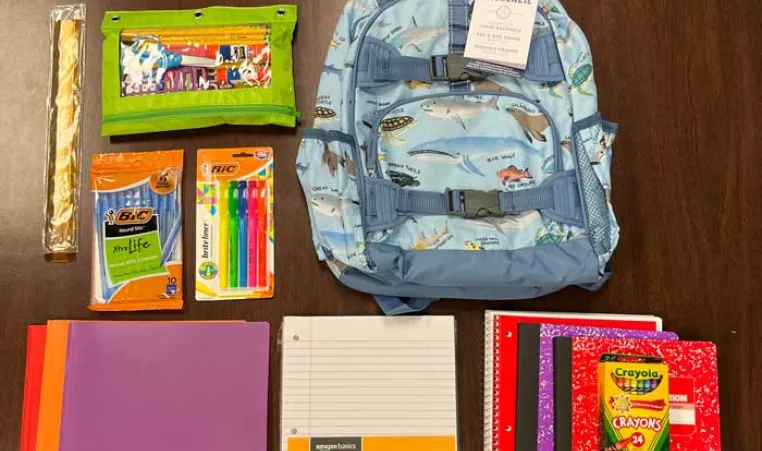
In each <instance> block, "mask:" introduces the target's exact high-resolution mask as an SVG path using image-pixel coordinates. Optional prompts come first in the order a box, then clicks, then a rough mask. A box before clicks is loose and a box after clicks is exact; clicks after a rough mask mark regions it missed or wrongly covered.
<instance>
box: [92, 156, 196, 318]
mask: <svg viewBox="0 0 762 451" xmlns="http://www.w3.org/2000/svg"><path fill="white" fill-rule="evenodd" d="M182 170H183V151H182V150H173V151H161V152H143V153H114V154H100V155H95V156H93V163H92V170H91V171H92V177H91V184H92V186H91V189H92V192H93V194H94V196H95V206H94V210H93V211H94V224H93V231H94V233H93V284H92V298H91V302H90V309H91V310H97V311H122V310H179V309H182V306H183V280H182V278H183V273H182V269H183V263H182V259H183V255H182V241H183V240H182V225H183V216H182V197H181V193H182Z"/></svg>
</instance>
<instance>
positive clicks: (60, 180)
mask: <svg viewBox="0 0 762 451" xmlns="http://www.w3.org/2000/svg"><path fill="white" fill-rule="evenodd" d="M50 23H51V37H52V42H51V63H50V64H51V65H50V86H49V91H48V92H49V94H48V141H47V169H46V177H45V180H46V193H47V196H46V202H45V230H44V231H43V245H44V247H45V259H46V260H48V261H52V262H71V261H74V260H75V259H76V256H77V250H78V249H77V208H78V204H79V157H80V151H81V149H80V147H81V142H82V141H81V138H82V78H83V76H84V68H85V64H84V63H85V61H84V57H85V40H84V38H85V5H84V4H80V5H68V6H57V7H55V8H53V11H52V13H51V15H50Z"/></svg>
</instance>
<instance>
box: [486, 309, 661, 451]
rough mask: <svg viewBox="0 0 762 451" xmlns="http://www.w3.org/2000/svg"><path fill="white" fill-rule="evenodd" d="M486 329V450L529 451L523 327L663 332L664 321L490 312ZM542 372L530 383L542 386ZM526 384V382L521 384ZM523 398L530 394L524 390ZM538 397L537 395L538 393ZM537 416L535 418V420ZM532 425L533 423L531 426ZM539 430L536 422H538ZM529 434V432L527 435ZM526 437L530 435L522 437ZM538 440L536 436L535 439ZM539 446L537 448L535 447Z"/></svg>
mask: <svg viewBox="0 0 762 451" xmlns="http://www.w3.org/2000/svg"><path fill="white" fill-rule="evenodd" d="M484 324H485V327H484V358H485V362H484V450H485V451H525V450H524V449H523V448H520V447H518V446H517V438H521V437H520V436H518V434H517V427H519V425H518V424H517V420H516V418H517V401H518V400H517V394H518V391H517V387H518V386H519V382H520V381H519V380H518V379H519V374H518V363H517V362H518V359H519V343H518V341H519V325H520V324H557V325H569V326H589V327H615V328H620V329H633V330H646V331H660V330H661V329H662V320H661V319H660V318H658V317H655V316H647V315H608V314H585V313H543V312H498V311H488V312H486V315H485V322H484ZM537 368H538V372H537V373H535V374H534V376H532V378H531V380H530V381H529V382H528V383H532V382H533V381H534V382H536V383H538V382H539V381H538V379H537V376H538V374H539V364H538V365H537ZM521 382H522V383H523V381H521ZM521 393H522V394H523V395H529V394H530V392H528V391H526V390H524V391H522V392H521ZM535 393H536V391H535ZM536 419H537V416H536V414H535V416H534V419H533V420H536ZM530 424H532V423H530ZM533 424H534V427H536V421H534V423H533ZM525 432H526V431H525ZM522 436H526V434H522ZM535 436H536V435H535ZM535 446H536V445H535Z"/></svg>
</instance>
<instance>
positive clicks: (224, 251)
mask: <svg viewBox="0 0 762 451" xmlns="http://www.w3.org/2000/svg"><path fill="white" fill-rule="evenodd" d="M220 185H221V186H220V190H219V191H218V192H219V193H220V194H219V195H220V210H219V215H220V259H219V262H220V268H219V271H220V272H219V274H220V288H223V289H224V288H230V278H229V276H228V262H229V261H230V258H229V256H228V254H229V251H230V250H229V248H228V246H229V241H230V217H229V216H228V211H230V195H229V194H228V190H227V186H224V185H227V183H220Z"/></svg>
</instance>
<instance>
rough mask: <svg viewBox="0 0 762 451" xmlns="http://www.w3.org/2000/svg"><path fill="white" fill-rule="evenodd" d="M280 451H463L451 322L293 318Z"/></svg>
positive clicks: (286, 334) (286, 345) (286, 346)
mask: <svg viewBox="0 0 762 451" xmlns="http://www.w3.org/2000/svg"><path fill="white" fill-rule="evenodd" d="M282 330H283V336H282V343H283V393H282V404H281V407H282V415H281V422H282V424H281V427H282V429H281V430H282V444H281V449H282V451H339V450H346V451H382V450H395V451H456V449H457V412H456V383H455V320H454V318H453V317H437V316H430V317H417V318H412V317H411V318H383V317H331V318H328V317H313V318H307V317H287V318H285V319H284V321H283V329H282Z"/></svg>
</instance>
